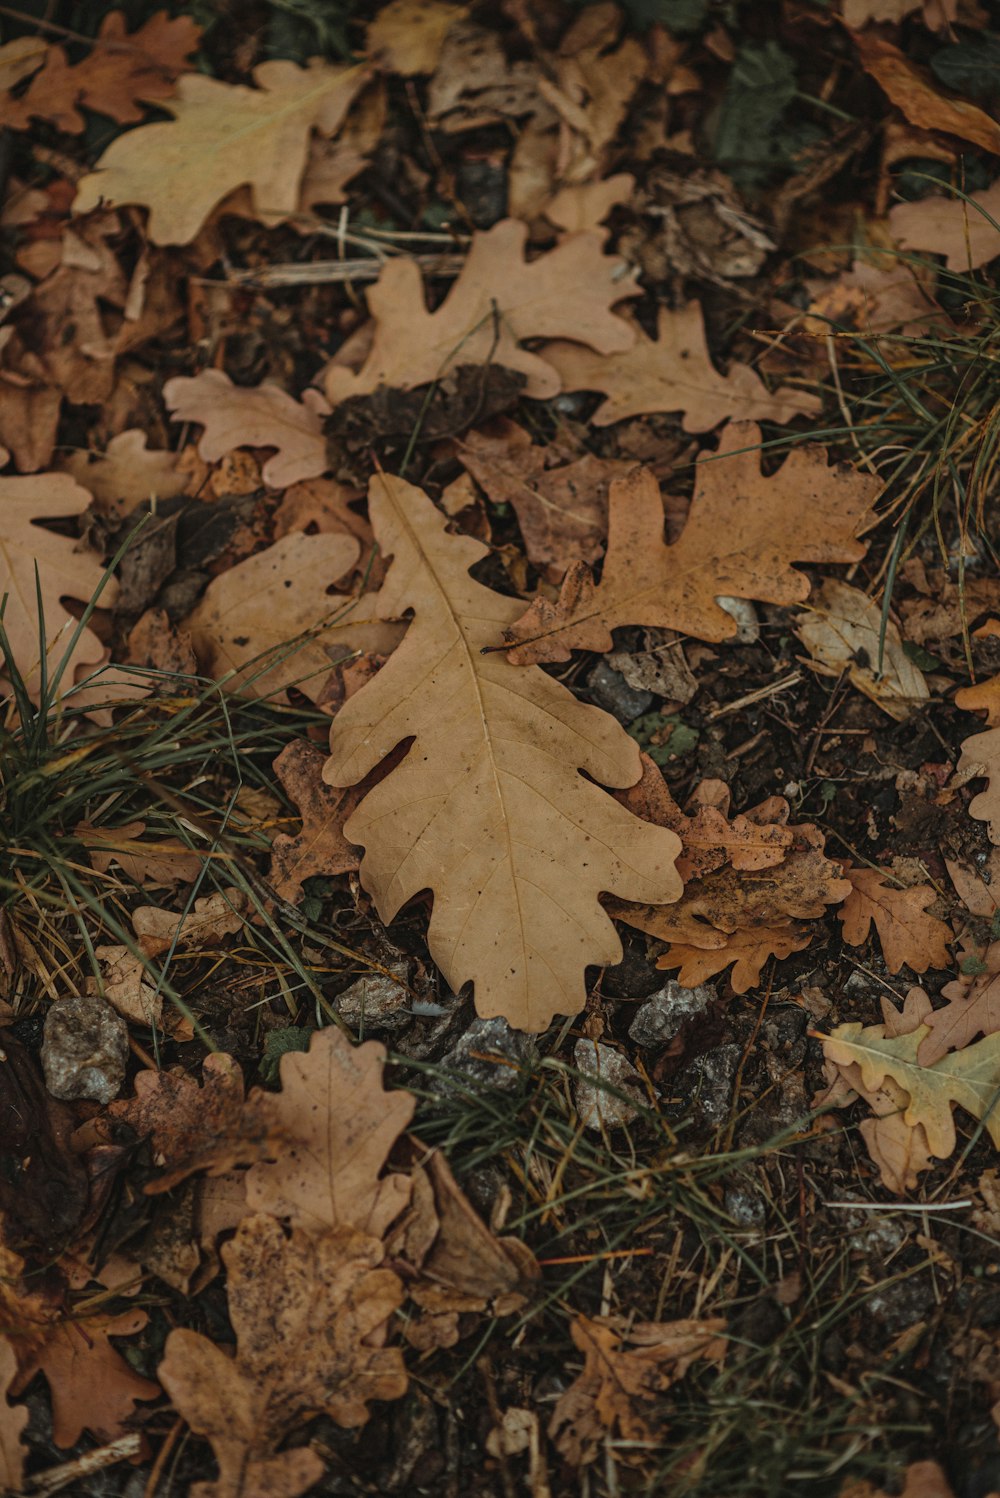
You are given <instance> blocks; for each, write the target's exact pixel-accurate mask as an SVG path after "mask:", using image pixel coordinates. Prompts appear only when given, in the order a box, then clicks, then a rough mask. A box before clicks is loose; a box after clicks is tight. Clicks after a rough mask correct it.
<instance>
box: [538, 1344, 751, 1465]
mask: <svg viewBox="0 0 1000 1498" xmlns="http://www.w3.org/2000/svg"><path fill="white" fill-rule="evenodd" d="M725 1329H726V1323H725V1321H724V1320H723V1319H722V1318H712V1319H708V1320H704V1321H693V1320H692V1321H666V1322H651V1321H640V1322H636V1323H634V1324H632V1325H631V1326H629V1325H628V1324H627V1323H626V1322H624V1321H623V1320H622V1318H619V1317H609V1316H600V1317H597V1318H595V1319H594V1320H590V1319H588V1317H586V1316H579V1315H578V1316H576V1317H575V1319H574V1320H573V1322H572V1323H571V1325H570V1332H571V1334H572V1337H573V1341H574V1343H575V1344H576V1346H577V1347H578V1348H579V1349H580V1351H581V1352H582V1353H583V1355H584V1365H583V1371H582V1372H581V1373H580V1374H578V1376H577V1378H576V1381H575V1382H574V1383H573V1384H572V1385H571V1386H570V1387H569V1388H568V1389H567V1390H566V1392H565V1393H564V1394H561V1395H560V1396H559V1399H558V1401H557V1402H556V1407H555V1409H554V1411H553V1413H552V1420H551V1422H550V1424H549V1437H550V1439H551V1440H552V1441H553V1442H554V1443H555V1446H556V1449H557V1450H558V1451H559V1453H560V1455H561V1456H562V1457H563V1458H564V1459H565V1460H566V1461H568V1462H569V1463H570V1465H571V1466H574V1467H581V1466H585V1465H586V1464H587V1463H588V1462H592V1461H593V1460H594V1458H595V1457H596V1456H597V1453H598V1450H599V1447H600V1444H601V1443H602V1442H603V1440H604V1438H605V1436H607V1435H609V1434H610V1435H611V1436H612V1437H617V1439H618V1440H619V1441H622V1442H633V1441H634V1442H639V1443H641V1444H642V1445H645V1446H651V1445H655V1444H656V1441H655V1436H654V1431H653V1429H652V1427H651V1426H650V1424H649V1423H648V1418H647V1413H646V1411H645V1410H644V1409H643V1405H644V1404H646V1403H648V1402H649V1401H650V1400H652V1399H654V1398H655V1397H656V1395H657V1394H662V1393H663V1392H664V1391H665V1390H667V1389H669V1388H670V1386H671V1384H674V1383H676V1382H677V1380H678V1379H680V1378H683V1376H684V1374H685V1373H686V1372H687V1370H688V1369H689V1368H690V1366H691V1364H692V1363H693V1362H695V1361H696V1360H698V1359H704V1360H705V1361H707V1362H710V1363H714V1364H715V1365H716V1367H721V1366H722V1363H723V1361H724V1360H725V1356H726V1350H727V1347H728V1342H727V1339H726V1337H725V1336H724V1332H725ZM619 1454H621V1448H619Z"/></svg>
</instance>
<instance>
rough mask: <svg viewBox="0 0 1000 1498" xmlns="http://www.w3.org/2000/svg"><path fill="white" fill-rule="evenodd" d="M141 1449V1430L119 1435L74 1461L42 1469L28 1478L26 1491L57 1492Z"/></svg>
mask: <svg viewBox="0 0 1000 1498" xmlns="http://www.w3.org/2000/svg"><path fill="white" fill-rule="evenodd" d="M141 1449H142V1436H141V1435H140V1434H139V1432H138V1431H130V1432H129V1433H128V1435H126V1436H119V1437H118V1439H117V1441H112V1442H111V1444H110V1445H109V1446H100V1447H98V1449H97V1450H96V1451H85V1452H84V1454H83V1456H78V1457H77V1458H76V1460H75V1461H72V1462H64V1463H63V1464H62V1466H60V1467H50V1468H49V1469H48V1471H47V1472H39V1473H38V1475H37V1477H29V1478H28V1481H27V1484H26V1486H27V1490H28V1492H29V1493H33V1494H36V1493H58V1492H59V1489H60V1488H65V1487H68V1486H69V1484H70V1483H71V1482H76V1481H77V1479H78V1478H81V1477H89V1476H90V1474H91V1473H92V1472H100V1471H101V1470H102V1469H103V1468H104V1467H113V1466H114V1465H115V1463H116V1462H124V1461H130V1460H131V1459H132V1457H134V1456H138V1455H139V1452H140V1451H141Z"/></svg>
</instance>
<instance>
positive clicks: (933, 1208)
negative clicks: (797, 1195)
mask: <svg viewBox="0 0 1000 1498" xmlns="http://www.w3.org/2000/svg"><path fill="white" fill-rule="evenodd" d="M823 1205H824V1207H840V1208H843V1210H844V1211H845V1212H847V1211H851V1212H957V1211H959V1209H960V1208H962V1207H971V1206H973V1205H974V1203H973V1201H972V1199H971V1198H969V1199H968V1200H966V1201H960V1202H824V1203H823Z"/></svg>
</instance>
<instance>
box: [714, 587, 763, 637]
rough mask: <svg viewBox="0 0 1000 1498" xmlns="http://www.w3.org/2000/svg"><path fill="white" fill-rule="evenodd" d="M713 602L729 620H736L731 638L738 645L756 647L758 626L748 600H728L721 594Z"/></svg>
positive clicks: (755, 614)
mask: <svg viewBox="0 0 1000 1498" xmlns="http://www.w3.org/2000/svg"><path fill="white" fill-rule="evenodd" d="M715 601H716V603H717V604H718V605H719V608H720V609H725V611H726V613H727V614H728V615H729V616H730V618H731V619H735V620H736V634H735V635H734V636H732V638H733V639H735V640H736V642H737V643H738V644H740V645H756V643H757V641H758V640H759V639H760V624H759V623H758V620H757V611H756V609H755V608H754V606H753V604H752V603H751V602H750V601H749V599H747V598H728V597H726V596H725V595H724V594H723V595H720V596H719V597H718V598H716V600H715Z"/></svg>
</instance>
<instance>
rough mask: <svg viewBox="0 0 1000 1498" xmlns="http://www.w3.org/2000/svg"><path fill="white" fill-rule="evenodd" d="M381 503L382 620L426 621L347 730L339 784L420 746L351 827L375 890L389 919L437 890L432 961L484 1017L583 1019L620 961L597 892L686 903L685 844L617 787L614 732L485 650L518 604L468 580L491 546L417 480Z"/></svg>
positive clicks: (621, 737)
mask: <svg viewBox="0 0 1000 1498" xmlns="http://www.w3.org/2000/svg"><path fill="white" fill-rule="evenodd" d="M369 508H370V513H371V518H372V524H373V526H374V529H375V533H376V536H377V537H378V539H379V543H380V546H381V549H382V551H383V553H384V554H385V555H387V556H391V557H392V562H391V563H390V566H389V570H388V573H387V576H386V581H385V583H384V584H383V587H382V589H381V592H380V593H379V597H378V614H379V617H381V618H386V619H390V618H401V617H403V615H404V614H406V613H407V611H408V610H410V609H413V611H414V618H413V622H412V623H411V624H410V626H409V628H408V630H407V633H406V636H405V638H404V640H403V643H402V644H401V645H400V646H399V648H398V649H397V651H396V652H395V654H394V655H392V656H391V657H390V659H389V661H388V662H387V664H386V665H385V666H383V667H382V670H381V671H380V672H379V673H378V675H377V676H376V677H375V678H374V680H372V681H370V682H369V683H367V684H366V685H365V686H364V687H362V689H361V690H360V691H359V692H357V693H356V694H355V695H354V696H353V697H351V698H350V700H349V701H348V702H346V703H345V704H344V706H343V707H342V708H341V709H340V711H339V712H338V714H337V716H336V718H335V719H334V724H333V729H332V733H331V751H332V752H331V758H330V760H329V761H328V764H327V767H326V770H325V772H324V778H325V779H326V780H327V781H328V782H329V783H330V784H333V785H344V786H346V785H352V784H356V783H357V782H359V781H360V780H362V779H363V778H364V776H366V775H367V774H368V773H369V772H370V771H371V770H372V769H374V768H375V766H376V765H378V764H380V763H382V762H383V761H384V760H385V758H386V757H387V756H388V755H390V754H391V753H392V752H393V751H394V750H395V749H396V748H397V746H398V745H399V744H400V743H402V742H403V741H404V740H406V739H410V738H412V739H413V743H412V745H411V747H410V748H409V750H408V752H407V754H406V755H405V757H404V758H403V760H402V761H401V763H400V764H399V765H398V766H397V767H396V768H395V769H393V770H392V771H391V772H390V773H389V774H387V775H386V776H385V778H384V779H383V780H381V781H380V782H379V784H378V785H377V786H375V788H374V789H373V790H371V791H369V792H368V794H367V795H366V796H365V798H364V800H363V801H362V802H361V804H360V806H359V807H358V809H357V810H356V811H355V812H354V813H353V814H352V816H351V818H350V820H349V821H348V823H347V824H346V827H345V829H344V830H345V835H346V836H347V837H348V838H350V840H351V841H352V842H356V843H358V844H360V845H362V846H363V847H365V849H366V852H365V857H364V859H363V861H362V865H361V877H362V881H363V883H364V884H365V887H366V888H368V889H370V890H371V891H372V892H373V894H374V896H375V900H376V905H377V907H378V909H379V913H380V915H381V916H382V919H383V920H385V921H389V920H391V919H392V918H393V916H394V915H395V913H396V911H397V910H399V908H400V907H401V906H402V905H403V904H404V903H405V901H406V900H407V899H409V898H411V897H412V896H413V895H415V894H417V893H418V892H419V891H420V890H423V889H431V890H432V891H433V892H434V904H433V909H432V914H431V921H430V928H429V933H428V940H429V945H430V951H431V955H432V956H433V958H434V960H435V962H436V963H437V964H438V966H439V967H440V968H441V970H442V972H443V973H444V975H445V977H446V978H447V979H448V981H449V982H450V983H451V985H452V988H453V989H454V991H455V992H457V991H458V989H459V987H460V986H461V985H462V983H463V982H465V981H467V980H468V979H470V978H471V979H473V980H474V981H475V982H476V1005H477V1008H478V1010H479V1013H480V1014H481V1015H483V1016H484V1017H489V1016H491V1015H495V1014H503V1015H504V1016H505V1017H506V1018H507V1020H508V1021H509V1023H511V1024H512V1025H514V1026H515V1027H516V1028H521V1029H528V1030H534V1031H538V1030H543V1029H544V1028H545V1027H546V1025H547V1024H548V1023H549V1021H550V1020H551V1018H552V1016H553V1014H575V1013H577V1012H578V1011H579V1009H580V1008H582V1006H583V1002H584V998H585V993H584V986H583V974H584V969H585V966H586V964H587V963H590V962H614V961H617V960H618V959H619V954H620V951H621V946H620V942H619V940H618V937H617V935H616V933H615V931H614V927H613V926H612V924H611V922H610V920H609V919H608V917H607V916H606V915H605V914H604V912H603V910H602V909H601V907H600V905H599V903H598V900H597V896H598V893H599V892H600V891H601V890H610V891H611V892H613V893H615V894H618V895H620V896H624V897H627V896H629V895H632V896H633V897H636V896H637V897H638V898H643V892H645V891H647V890H648V892H649V893H648V895H647V896H646V898H649V899H650V900H655V901H660V900H671V899H674V898H676V897H677V895H678V894H679V893H680V887H681V886H680V881H679V879H678V878H677V875H676V873H675V872H674V867H673V863H674V858H675V857H676V854H677V852H678V851H679V844H678V842H677V839H676V838H675V837H674V835H673V834H672V833H669V832H668V831H667V830H666V829H665V828H654V827H651V826H649V825H648V824H645V823H643V822H641V821H639V820H638V819H637V818H633V817H631V816H630V815H629V813H627V812H626V811H625V810H624V808H623V807H621V806H618V805H617V804H616V803H615V802H614V801H613V800H612V798H611V797H610V796H608V795H607V793H606V792H605V791H604V790H603V789H601V787H602V785H614V786H619V787H621V786H623V785H625V784H629V783H631V782H632V781H634V780H636V779H638V776H639V769H640V766H639V751H638V747H637V746H636V745H635V744H634V743H633V742H632V741H631V740H630V739H628V737H627V735H626V734H625V733H624V730H622V729H620V728H619V726H618V724H617V723H616V722H615V721H614V719H612V718H611V717H609V716H608V715H607V714H604V713H601V712H599V711H598V710H597V709H592V708H589V707H586V706H583V705H581V704H579V703H577V702H576V701H575V699H574V698H573V697H572V695H571V694H570V693H569V692H567V691H566V689H565V688H563V687H562V686H561V685H560V684H559V683H558V682H555V681H554V680H553V679H552V678H551V677H548V676H546V675H545V674H544V673H543V672H541V671H538V672H521V671H518V670H515V669H514V668H513V667H512V666H510V664H509V662H507V661H506V660H505V659H504V657H503V655H502V654H499V655H498V654H496V653H488V654H484V653H483V647H484V646H485V645H487V644H488V643H489V642H490V641H491V640H492V639H494V638H495V637H496V633H497V632H499V631H502V630H503V628H504V626H505V625H508V624H509V623H510V622H512V621H513V618H514V617H515V616H516V614H517V613H518V611H519V609H520V605H519V603H518V602H517V601H516V600H513V599H509V598H506V597H503V596H502V595H501V594H499V593H494V592H492V591H491V590H489V589H487V588H485V587H483V586H482V584H480V583H478V582H475V581H473V579H472V578H471V577H470V575H469V568H470V567H472V566H473V564H474V563H475V562H477V561H478V560H479V559H480V558H481V557H483V556H485V555H486V548H485V547H484V546H483V545H482V544H481V543H480V542H478V541H475V540H473V539H472V538H471V537H468V536H452V535H449V534H448V533H447V530H446V522H445V518H444V517H443V516H442V515H441V514H440V513H439V512H438V511H437V510H435V508H434V507H433V505H432V504H431V502H430V500H429V499H428V498H427V497H426V495H424V494H423V493H422V491H421V490H419V489H416V488H414V487H413V486H412V485H410V484H407V483H405V482H404V481H403V480H402V479H395V478H389V477H383V476H379V477H377V478H375V479H373V481H372V486H371V491H370V502H369ZM580 770H585V771H586V772H587V774H588V776H590V777H591V778H590V779H588V780H584V779H583V776H582V775H581V774H580Z"/></svg>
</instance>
